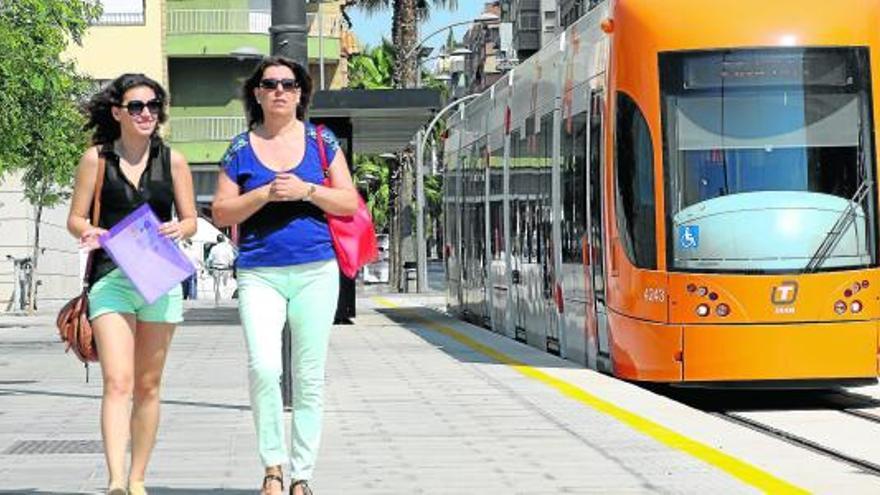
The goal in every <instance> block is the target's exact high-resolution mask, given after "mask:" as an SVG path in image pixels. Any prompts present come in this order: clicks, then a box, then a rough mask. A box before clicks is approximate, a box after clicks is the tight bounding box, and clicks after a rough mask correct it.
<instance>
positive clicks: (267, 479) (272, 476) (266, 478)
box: [263, 473, 284, 492]
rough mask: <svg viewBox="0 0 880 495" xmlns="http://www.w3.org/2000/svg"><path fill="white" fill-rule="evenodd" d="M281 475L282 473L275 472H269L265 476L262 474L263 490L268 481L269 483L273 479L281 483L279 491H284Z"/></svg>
mask: <svg viewBox="0 0 880 495" xmlns="http://www.w3.org/2000/svg"><path fill="white" fill-rule="evenodd" d="M281 476H282V475H280V474H275V473H269V474H267V475H266V476H264V477H263V490H265V489H266V485H268V484H269V483H271V482H273V481H277V482H278V483H281V491H282V492H283V491H284V478H282V477H281Z"/></svg>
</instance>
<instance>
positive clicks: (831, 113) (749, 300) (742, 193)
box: [444, 0, 880, 387]
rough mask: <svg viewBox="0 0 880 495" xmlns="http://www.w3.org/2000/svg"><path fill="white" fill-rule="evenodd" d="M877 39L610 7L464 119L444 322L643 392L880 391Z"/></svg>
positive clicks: (869, 5)
mask: <svg viewBox="0 0 880 495" xmlns="http://www.w3.org/2000/svg"><path fill="white" fill-rule="evenodd" d="M878 26H880V1H877V0H840V1H837V2H824V1H819V0H774V1H766V0H761V1H757V0H713V1H711V2H708V1H707V2H694V1H691V0H667V1H663V2H658V1H656V0H616V1H614V0H609V1H606V2H603V3H599V4H598V5H597V6H595V7H594V8H593V9H592V10H591V11H590V12H589V13H588V14H587V15H585V16H584V17H583V18H582V19H580V20H579V21H578V22H577V23H576V24H575V25H573V26H571V27H570V28H568V29H567V30H566V31H565V32H564V33H561V34H560V35H559V37H558V38H557V39H556V40H555V41H553V42H550V43H548V44H547V45H546V46H544V48H543V49H542V50H541V51H539V52H538V53H537V54H535V55H534V56H533V57H531V58H530V59H529V60H527V61H525V62H524V63H523V64H521V65H519V66H517V67H516V68H515V69H514V70H513V71H511V72H509V73H507V74H505V75H504V76H503V78H502V79H500V80H499V81H498V82H497V83H495V84H494V85H493V86H492V87H491V88H490V89H489V90H487V91H486V92H484V93H483V94H481V95H480V96H479V97H478V98H475V99H474V100H473V101H472V102H470V103H469V104H467V105H466V106H464V105H462V106H461V108H460V109H459V111H458V112H455V114H454V116H453V117H451V118H450V119H449V122H448V125H449V133H448V137H447V138H446V141H445V144H444V146H445V160H446V171H445V191H444V208H445V219H444V222H445V236H446V239H445V241H444V242H445V251H446V255H447V256H446V277H447V282H448V284H447V287H448V289H447V290H448V298H447V301H448V306H449V309H450V310H451V311H452V312H453V313H456V314H458V315H460V316H461V317H463V318H465V319H468V320H470V321H473V322H476V323H478V324H481V325H484V326H486V327H487V328H489V329H491V330H493V331H495V332H499V333H502V334H505V335H507V336H509V337H511V338H515V339H517V340H520V341H522V342H526V343H528V344H529V345H532V346H535V347H539V348H541V349H545V350H547V351H548V352H551V353H555V354H559V355H561V356H563V357H565V358H567V359H570V360H574V361H578V362H581V363H583V364H585V365H586V366H588V367H591V368H596V369H599V370H602V371H605V372H609V373H612V374H614V375H616V376H619V377H621V378H625V379H629V380H637V381H646V382H667V383H674V384H681V385H694V386H704V385H709V386H757V387H762V386H781V387H800V386H807V387H811V386H817V387H824V386H833V385H841V384H843V385H858V384H869V383H875V382H876V379H877V374H878V316H880V279H878V192H877V153H876V137H875V127H874V122H875V120H876V115H877V111H878V106H877V102H876V99H875V97H874V94H873V93H874V91H873V89H874V88H876V87H878V77H880V67H878V61H880V52H878V48H880V29H878Z"/></svg>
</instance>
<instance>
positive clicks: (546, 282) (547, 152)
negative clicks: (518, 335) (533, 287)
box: [532, 110, 560, 355]
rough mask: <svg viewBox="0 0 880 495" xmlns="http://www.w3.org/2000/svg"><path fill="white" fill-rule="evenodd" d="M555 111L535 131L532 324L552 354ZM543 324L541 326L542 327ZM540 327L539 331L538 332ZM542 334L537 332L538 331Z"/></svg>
mask: <svg viewBox="0 0 880 495" xmlns="http://www.w3.org/2000/svg"><path fill="white" fill-rule="evenodd" d="M556 113H557V112H555V111H553V110H551V111H549V112H547V113H545V114H544V115H543V116H542V117H541V121H540V126H541V128H540V134H539V135H538V150H537V151H538V153H537V158H538V161H537V163H538V164H539V170H540V179H539V180H540V183H541V191H542V192H541V193H540V195H539V196H538V197H539V203H538V213H537V217H538V231H539V239H540V240H539V246H538V252H537V253H536V254H537V263H538V268H539V270H540V279H541V282H540V287H541V289H540V297H541V304H540V306H539V311H538V315H537V321H536V322H535V325H534V328H533V329H532V330H536V332H535V333H536V334H537V336H538V337H539V338H542V340H543V341H542V342H540V343H539V347H541V348H543V349H545V350H546V351H547V352H550V353H552V354H556V355H559V354H560V341H559V326H560V324H559V323H560V322H559V319H560V315H559V310H558V309H557V302H556V295H557V292H556V281H557V276H558V275H557V273H556V254H557V253H556V251H557V250H558V249H559V245H558V242H556V241H554V232H553V221H554V216H555V215H554V212H553V208H554V206H553V193H552V191H553V177H554V174H559V167H558V166H556V165H555V164H554V157H553V147H554V136H556V135H557V134H558V132H554V119H555V118H556V117H557V116H556V115H555V114H556ZM542 327H544V328H542ZM542 331H543V332H542ZM544 332H546V333H545V335H541V333H544Z"/></svg>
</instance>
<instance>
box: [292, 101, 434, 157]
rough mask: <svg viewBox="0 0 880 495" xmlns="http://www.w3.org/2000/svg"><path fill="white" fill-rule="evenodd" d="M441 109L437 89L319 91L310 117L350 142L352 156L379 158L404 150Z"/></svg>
mask: <svg viewBox="0 0 880 495" xmlns="http://www.w3.org/2000/svg"><path fill="white" fill-rule="evenodd" d="M442 106H443V105H442V98H441V95H440V92H439V91H437V90H435V89H380V90H342V91H317V92H316V93H315V94H314V96H313V97H312V106H311V109H310V110H309V117H310V118H311V119H313V120H315V121H317V122H326V123H327V125H328V126H329V127H330V128H331V129H332V130H333V131H334V132H335V133H336V135H337V137H339V138H341V139H349V140H350V149H349V150H350V152H351V153H376V154H379V153H387V152H394V151H398V150H400V149H402V148H404V147H405V146H406V145H407V144H409V143H410V142H411V141H412V139H413V136H415V135H416V132H418V130H419V128H421V127H423V126H425V125H426V124H427V123H428V122H429V121H430V120H431V118H432V117H433V116H434V113H435V112H436V111H437V110H439V109H440V108H441V107H442ZM346 131H348V132H346Z"/></svg>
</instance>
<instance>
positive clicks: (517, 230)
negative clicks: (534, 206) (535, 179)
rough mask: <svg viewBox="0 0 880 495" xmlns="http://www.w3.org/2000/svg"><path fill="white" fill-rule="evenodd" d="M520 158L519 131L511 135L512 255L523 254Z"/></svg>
mask: <svg viewBox="0 0 880 495" xmlns="http://www.w3.org/2000/svg"><path fill="white" fill-rule="evenodd" d="M518 157H519V131H518V130H516V131H513V132H512V133H511V134H510V215H511V218H510V254H511V255H513V256H519V254H520V253H522V247H521V244H520V243H521V242H522V228H521V221H520V214H519V197H520V194H521V193H520V191H519V189H517V180H516V177H517V158H518Z"/></svg>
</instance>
